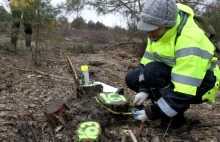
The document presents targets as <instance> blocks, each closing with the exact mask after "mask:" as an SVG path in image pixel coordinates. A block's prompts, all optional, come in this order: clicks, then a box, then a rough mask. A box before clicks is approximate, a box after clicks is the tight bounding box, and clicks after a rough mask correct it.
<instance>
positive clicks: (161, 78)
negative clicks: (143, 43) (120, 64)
mask: <svg viewBox="0 0 220 142" xmlns="http://www.w3.org/2000/svg"><path fill="white" fill-rule="evenodd" d="M179 11H182V12H183V13H184V14H185V17H183V14H180V12H179ZM193 15H194V13H193V10H192V9H191V8H190V7H188V6H186V5H182V4H176V2H175V0H160V1H156V0H148V1H146V3H145V5H144V8H143V11H142V12H141V14H140V21H139V23H138V29H139V30H143V31H146V32H147V33H148V35H149V37H148V44H147V48H146V51H145V53H144V55H143V57H142V59H141V62H140V63H141V66H142V67H140V68H138V69H135V70H132V71H130V72H128V74H127V75H126V77H125V82H126V84H127V86H128V88H130V89H131V90H133V91H135V92H137V94H136V96H135V99H134V104H135V105H136V106H138V105H142V104H143V103H144V101H145V100H146V99H152V100H154V101H155V102H156V103H155V104H148V105H147V106H145V109H144V110H140V111H138V112H137V114H138V117H136V118H135V119H137V120H141V121H146V120H159V119H160V120H161V124H164V125H166V126H167V125H168V124H169V121H170V120H171V118H173V119H172V123H171V127H173V128H179V127H181V126H182V125H183V124H184V123H185V121H186V120H185V117H184V112H185V111H186V110H187V109H188V108H189V107H190V104H200V103H202V102H204V101H211V102H214V100H215V95H216V92H217V90H218V86H219V80H220V71H219V67H218V65H217V58H216V57H214V56H213V55H214V50H215V49H214V46H213V44H212V43H211V42H210V40H209V39H208V38H207V37H206V35H205V34H204V32H203V31H202V30H201V29H200V28H199V27H198V26H197V24H196V23H195V22H194V20H193ZM183 22H184V23H183ZM180 26H182V27H181V30H182V31H181V34H180V33H179V32H177V31H178V29H179V27H180Z"/></svg>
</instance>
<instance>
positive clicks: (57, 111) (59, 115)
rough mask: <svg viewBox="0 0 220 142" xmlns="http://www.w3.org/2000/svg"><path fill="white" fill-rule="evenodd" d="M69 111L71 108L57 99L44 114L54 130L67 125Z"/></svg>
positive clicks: (46, 107)
mask: <svg viewBox="0 0 220 142" xmlns="http://www.w3.org/2000/svg"><path fill="white" fill-rule="evenodd" d="M67 110H69V107H68V106H67V105H66V103H65V102H64V101H63V100H62V99H57V100H54V101H52V102H51V103H50V104H48V105H46V106H45V112H44V114H45V115H46V117H47V121H48V123H49V124H50V125H51V126H52V127H53V128H57V127H58V126H62V125H64V124H66V123H67V121H68V115H67Z"/></svg>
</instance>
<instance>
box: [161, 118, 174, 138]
mask: <svg viewBox="0 0 220 142" xmlns="http://www.w3.org/2000/svg"><path fill="white" fill-rule="evenodd" d="M172 120H173V117H172V118H171V119H170V123H169V125H168V126H167V129H166V131H165V133H164V135H163V139H164V138H165V136H166V135H167V131H168V130H169V128H170V124H171V123H172Z"/></svg>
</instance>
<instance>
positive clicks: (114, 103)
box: [97, 92, 131, 115]
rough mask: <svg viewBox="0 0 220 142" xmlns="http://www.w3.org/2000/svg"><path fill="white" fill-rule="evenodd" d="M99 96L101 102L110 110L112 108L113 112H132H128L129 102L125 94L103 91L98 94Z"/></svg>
mask: <svg viewBox="0 0 220 142" xmlns="http://www.w3.org/2000/svg"><path fill="white" fill-rule="evenodd" d="M97 98H98V100H99V103H101V104H102V105H103V106H104V107H105V108H106V109H109V111H110V112H111V110H112V113H113V114H123V113H126V114H125V115H130V114H131V113H128V108H129V103H128V100H127V98H126V97H125V96H124V95H119V94H118V93H107V92H102V93H99V94H98V95H97ZM114 112H116V113H114Z"/></svg>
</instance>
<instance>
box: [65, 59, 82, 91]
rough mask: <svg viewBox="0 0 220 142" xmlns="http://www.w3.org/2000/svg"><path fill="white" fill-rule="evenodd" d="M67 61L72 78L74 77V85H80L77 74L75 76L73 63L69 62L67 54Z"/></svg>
mask: <svg viewBox="0 0 220 142" xmlns="http://www.w3.org/2000/svg"><path fill="white" fill-rule="evenodd" d="M67 61H68V63H69V66H70V69H71V71H72V74H73V79H74V81H75V83H76V86H77V87H78V86H79V85H80V83H79V78H78V76H77V73H76V70H75V69H74V67H73V64H72V62H71V60H70V58H69V56H67Z"/></svg>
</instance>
